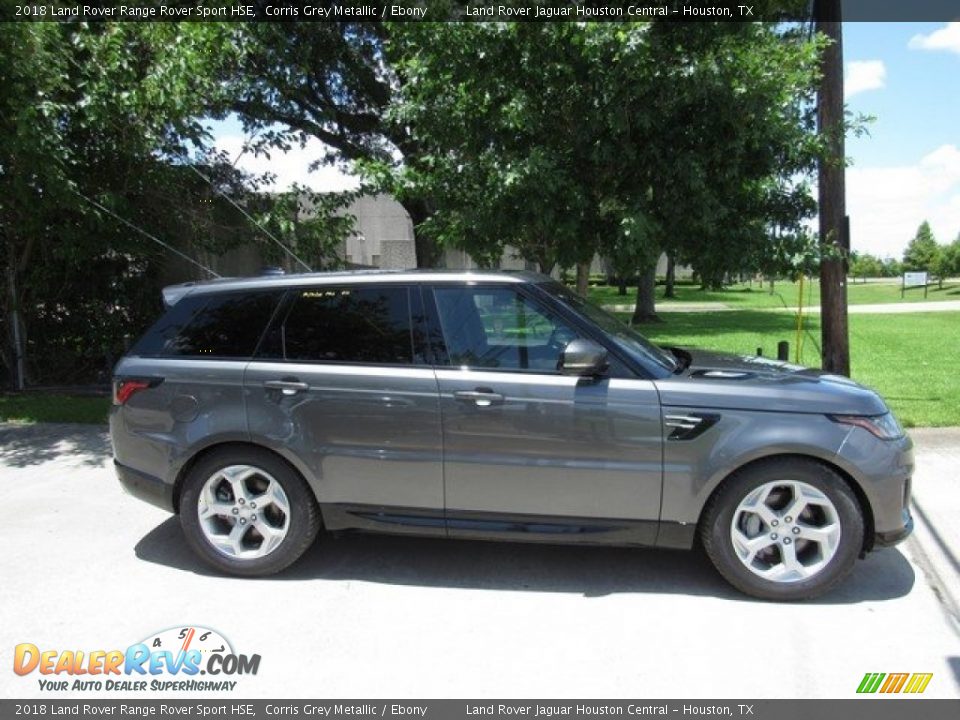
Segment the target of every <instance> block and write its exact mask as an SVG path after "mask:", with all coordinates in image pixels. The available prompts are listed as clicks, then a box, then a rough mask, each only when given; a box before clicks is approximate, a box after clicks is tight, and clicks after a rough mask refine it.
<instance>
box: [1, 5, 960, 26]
mask: <svg viewBox="0 0 960 720" xmlns="http://www.w3.org/2000/svg"><path fill="white" fill-rule="evenodd" d="M812 7H813V2H812V0H624V1H623V2H613V1H611V2H604V1H602V0H601V1H597V0H579V1H570V0H567V1H565V0H501V1H499V2H497V1H492V0H491V1H489V2H487V1H483V0H480V1H476V0H474V1H471V2H453V1H449V0H420V1H417V2H411V1H410V0H395V1H394V2H383V1H382V0H377V1H371V2H365V1H363V0H345V1H340V2H330V1H329V0H318V1H317V2H309V0H236V1H234V2H224V1H223V0H188V1H186V2H185V1H183V0H140V1H139V2H138V1H137V0H131V1H130V2H98V1H96V0H88V1H87V2H82V1H78V2H63V0H56V1H55V2H26V1H22V0H12V2H5V3H3V7H2V9H0V21H4V22H18V21H19V22H23V21H26V22H50V21H55V22H77V21H81V22H198V21H199V22H203V21H218V22H258V21H263V22H313V23H316V22H358V21H361V22H382V21H390V22H423V21H426V22H463V21H468V22H469V21H479V22H490V21H507V20H510V21H522V22H635V21H649V20H669V21H678V22H717V21H721V22H749V21H771V22H780V21H783V22H806V21H809V20H810V14H811V12H812ZM843 19H844V20H845V21H848V22H920V21H927V22H929V21H943V22H947V21H951V20H960V2H957V0H843Z"/></svg>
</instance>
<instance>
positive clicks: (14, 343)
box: [7, 243, 27, 390]
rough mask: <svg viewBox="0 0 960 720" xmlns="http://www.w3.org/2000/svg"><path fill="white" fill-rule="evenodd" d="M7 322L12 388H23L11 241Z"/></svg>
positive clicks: (23, 354) (20, 330)
mask: <svg viewBox="0 0 960 720" xmlns="http://www.w3.org/2000/svg"><path fill="white" fill-rule="evenodd" d="M7 312H8V316H7V324H8V325H9V329H10V369H11V372H12V380H13V383H12V384H13V388H14V389H15V390H23V389H24V387H25V386H26V382H27V380H26V371H25V369H24V368H25V365H26V351H25V349H24V344H25V343H24V338H23V323H22V322H21V319H20V297H19V294H18V293H17V262H16V252H15V251H14V249H13V246H12V243H11V244H10V245H9V246H8V248H7Z"/></svg>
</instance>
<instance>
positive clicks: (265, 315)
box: [131, 291, 281, 358]
mask: <svg viewBox="0 0 960 720" xmlns="http://www.w3.org/2000/svg"><path fill="white" fill-rule="evenodd" d="M280 295H281V293H280V292H279V291H274V292H249V291H247V292H238V293H216V294H210V295H198V296H189V295H188V296H187V297H185V298H184V299H182V300H181V301H180V302H178V303H177V304H176V305H174V306H173V307H172V308H171V309H170V310H169V311H168V312H167V314H166V315H164V316H163V317H162V318H160V320H159V321H157V323H156V324H155V325H154V326H153V327H152V328H150V330H148V331H147V333H146V335H144V336H143V338H142V339H141V340H140V341H139V342H138V343H137V344H136V346H134V348H133V350H132V351H131V354H132V355H139V356H143V357H191V358H249V357H251V356H252V355H253V352H254V350H256V347H257V342H258V341H259V340H260V336H261V335H262V334H263V331H264V329H265V328H266V326H267V324H268V323H269V322H270V317H271V316H272V315H273V311H274V309H275V308H276V306H277V303H278V302H279V300H280Z"/></svg>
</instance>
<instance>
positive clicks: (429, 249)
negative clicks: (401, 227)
mask: <svg viewBox="0 0 960 720" xmlns="http://www.w3.org/2000/svg"><path fill="white" fill-rule="evenodd" d="M401 205H403V208H404V210H406V211H407V214H408V215H409V216H410V221H411V222H412V223H413V245H414V252H416V254H417V267H418V268H433V267H437V264H438V263H439V261H440V256H441V248H440V247H439V245H437V242H436V241H435V240H434V239H433V238H431V237H428V236H427V235H426V234H425V233H423V232H422V231H421V229H420V226H421V224H422V223H423V222H424V221H425V220H427V219H428V218H429V217H430V216H431V215H432V214H433V213H432V212H431V210H430V208H429V206H428V204H427V201H426V200H423V199H421V198H414V199H410V200H404V201H402V202H401Z"/></svg>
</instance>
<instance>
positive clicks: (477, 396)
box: [453, 388, 503, 407]
mask: <svg viewBox="0 0 960 720" xmlns="http://www.w3.org/2000/svg"><path fill="white" fill-rule="evenodd" d="M453 399H454V400H458V401H459V402H472V403H473V404H474V405H476V406H477V407H490V406H491V405H499V404H500V403H502V402H503V395H501V394H500V393H495V392H494V391H493V390H490V389H489V388H477V389H476V390H458V391H457V392H455V393H454V394H453Z"/></svg>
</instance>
